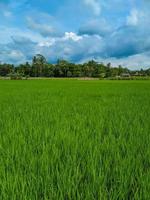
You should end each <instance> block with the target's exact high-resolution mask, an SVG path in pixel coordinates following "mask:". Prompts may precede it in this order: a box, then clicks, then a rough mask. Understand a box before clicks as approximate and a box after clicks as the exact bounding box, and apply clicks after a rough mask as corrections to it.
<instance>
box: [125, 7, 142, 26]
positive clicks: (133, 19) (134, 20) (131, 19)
mask: <svg viewBox="0 0 150 200" xmlns="http://www.w3.org/2000/svg"><path fill="white" fill-rule="evenodd" d="M138 16H139V12H138V10H137V9H133V10H131V12H130V15H129V16H127V25H129V26H136V25H137V24H138V21H139V19H138Z"/></svg>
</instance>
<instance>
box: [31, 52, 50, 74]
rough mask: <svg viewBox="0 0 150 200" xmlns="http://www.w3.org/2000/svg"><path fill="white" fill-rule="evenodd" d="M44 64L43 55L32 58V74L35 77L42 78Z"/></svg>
mask: <svg viewBox="0 0 150 200" xmlns="http://www.w3.org/2000/svg"><path fill="white" fill-rule="evenodd" d="M46 63H47V61H46V58H45V57H44V56H43V55H41V54H37V55H36V56H34V57H33V60H32V68H33V74H34V75H35V76H43V68H44V64H46Z"/></svg>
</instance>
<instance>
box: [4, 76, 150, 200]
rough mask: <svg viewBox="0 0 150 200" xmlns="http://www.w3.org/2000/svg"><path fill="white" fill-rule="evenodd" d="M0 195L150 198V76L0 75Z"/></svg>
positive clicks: (11, 198)
mask: <svg viewBox="0 0 150 200" xmlns="http://www.w3.org/2000/svg"><path fill="white" fill-rule="evenodd" d="M0 199H2V200H48V199H49V200H76V199H77V200H78V199H79V200H80V199H81V200H95V199H96V200H105V199H106V200H107V199H110V200H124V199H125V200H128V199H141V200H149V199H150V81H99V80H97V81H94V80H91V81H89V80H22V81H9V80H1V81H0Z"/></svg>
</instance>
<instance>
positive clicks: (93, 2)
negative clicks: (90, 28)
mask: <svg viewBox="0 0 150 200" xmlns="http://www.w3.org/2000/svg"><path fill="white" fill-rule="evenodd" d="M84 3H85V5H87V6H88V7H89V8H91V9H92V10H93V11H94V14H95V15H100V12H101V6H100V3H99V2H98V1H97V0H84Z"/></svg>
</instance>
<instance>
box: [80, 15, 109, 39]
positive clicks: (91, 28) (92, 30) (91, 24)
mask: <svg viewBox="0 0 150 200" xmlns="http://www.w3.org/2000/svg"><path fill="white" fill-rule="evenodd" d="M111 31H112V27H111V26H110V25H109V24H108V23H107V22H106V20H105V19H100V20H97V19H96V20H95V19H94V20H90V21H88V22H87V23H85V24H84V25H82V26H81V27H80V28H79V35H85V34H87V35H100V36H105V35H107V34H108V33H110V32H111Z"/></svg>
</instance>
